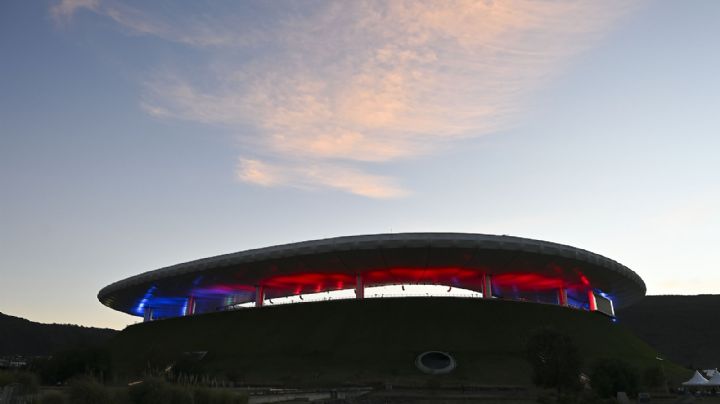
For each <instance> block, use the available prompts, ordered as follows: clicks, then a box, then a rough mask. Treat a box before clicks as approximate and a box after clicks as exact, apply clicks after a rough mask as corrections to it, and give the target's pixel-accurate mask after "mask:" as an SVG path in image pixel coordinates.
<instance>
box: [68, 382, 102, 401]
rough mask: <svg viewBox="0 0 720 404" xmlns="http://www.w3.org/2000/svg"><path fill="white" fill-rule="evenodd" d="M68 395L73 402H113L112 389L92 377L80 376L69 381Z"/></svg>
mask: <svg viewBox="0 0 720 404" xmlns="http://www.w3.org/2000/svg"><path fill="white" fill-rule="evenodd" d="M68 385H69V389H68V395H69V397H70V402H71V403H73V404H98V403H111V402H112V401H113V400H112V395H111V394H110V390H108V388H106V387H105V386H103V385H102V384H100V383H98V382H97V381H96V380H95V379H92V378H90V377H79V378H76V379H72V380H70V382H69V383H68Z"/></svg>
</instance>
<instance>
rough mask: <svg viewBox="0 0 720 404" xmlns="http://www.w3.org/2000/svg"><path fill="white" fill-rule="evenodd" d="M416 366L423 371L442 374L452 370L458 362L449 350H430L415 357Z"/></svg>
mask: <svg viewBox="0 0 720 404" xmlns="http://www.w3.org/2000/svg"><path fill="white" fill-rule="evenodd" d="M415 366H417V368H418V369H420V370H421V371H422V372H423V373H427V374H430V375H441V374H444V373H450V372H452V371H453V369H455V367H456V366H457V362H455V358H453V357H452V356H450V354H449V353H447V352H440V351H428V352H423V353H421V354H420V355H418V357H417V358H416V359H415Z"/></svg>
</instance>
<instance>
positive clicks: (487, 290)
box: [483, 274, 492, 299]
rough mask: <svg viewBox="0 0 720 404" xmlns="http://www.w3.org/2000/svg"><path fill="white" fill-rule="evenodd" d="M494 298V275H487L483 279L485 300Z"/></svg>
mask: <svg viewBox="0 0 720 404" xmlns="http://www.w3.org/2000/svg"><path fill="white" fill-rule="evenodd" d="M491 298H492V275H490V274H485V276H484V277H483V299H491Z"/></svg>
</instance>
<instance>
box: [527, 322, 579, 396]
mask: <svg viewBox="0 0 720 404" xmlns="http://www.w3.org/2000/svg"><path fill="white" fill-rule="evenodd" d="M525 355H526V358H527V360H528V362H530V365H531V367H532V370H533V382H534V383H535V384H536V385H538V386H541V387H550V388H556V389H558V391H560V392H572V391H577V390H579V389H580V379H579V377H580V366H581V365H582V361H581V358H580V355H579V352H578V348H577V346H576V344H575V342H574V341H573V340H572V339H571V338H570V336H568V335H567V334H564V333H561V332H558V331H556V330H553V329H550V328H544V329H541V330H539V331H537V332H536V333H535V334H533V335H532V336H531V337H530V339H529V340H528V342H527V345H526V347H525Z"/></svg>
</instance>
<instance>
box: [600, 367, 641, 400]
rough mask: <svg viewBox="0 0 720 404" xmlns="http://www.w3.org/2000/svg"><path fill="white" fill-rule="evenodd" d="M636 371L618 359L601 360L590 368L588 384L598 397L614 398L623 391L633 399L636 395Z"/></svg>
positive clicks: (637, 379) (637, 378) (637, 376)
mask: <svg viewBox="0 0 720 404" xmlns="http://www.w3.org/2000/svg"><path fill="white" fill-rule="evenodd" d="M639 379H640V377H639V375H638V371H637V370H636V369H635V368H633V367H632V366H630V365H629V364H627V363H626V362H624V361H622V360H619V359H603V360H600V361H598V362H596V363H595V364H594V365H593V366H592V370H591V372H590V384H591V385H592V388H593V390H594V391H595V393H597V395H598V396H600V397H602V398H609V397H614V396H615V395H616V394H617V392H618V391H624V392H626V393H627V394H628V396H630V397H632V398H634V397H636V396H637V393H638V385H639V383H638V381H639Z"/></svg>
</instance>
